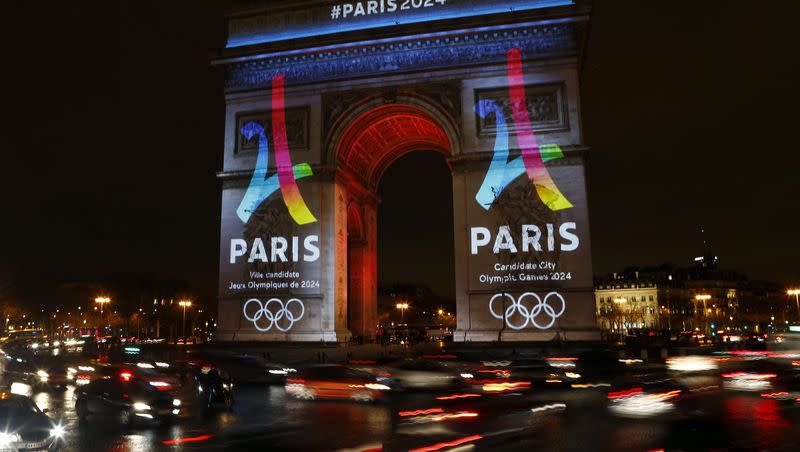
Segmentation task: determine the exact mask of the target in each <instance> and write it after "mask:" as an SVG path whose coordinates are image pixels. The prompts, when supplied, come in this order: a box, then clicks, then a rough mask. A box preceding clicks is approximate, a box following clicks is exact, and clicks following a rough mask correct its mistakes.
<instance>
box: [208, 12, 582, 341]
mask: <svg viewBox="0 0 800 452" xmlns="http://www.w3.org/2000/svg"><path fill="white" fill-rule="evenodd" d="M588 10H589V8H588V7H587V6H586V5H585V4H583V3H582V2H574V1H573V0H502V1H491V2H490V1H488V0H397V1H395V0H386V1H383V0H347V1H344V0H330V1H326V2H301V1H297V2H287V3H286V4H285V5H276V6H275V8H272V7H270V8H267V9H262V10H252V11H251V10H247V11H245V12H242V13H241V14H235V15H232V16H230V18H229V19H228V30H227V31H228V34H227V36H228V43H227V48H226V49H225V50H224V51H222V54H221V56H219V57H218V58H216V59H215V64H217V65H219V66H220V67H222V68H224V74H225V90H226V96H225V102H226V115H225V140H224V142H223V144H224V159H223V171H222V172H221V173H219V178H220V179H221V181H222V184H221V185H222V215H221V228H220V247H219V253H220V278H219V282H220V284H219V287H220V289H219V290H220V298H219V299H220V312H219V328H218V334H219V336H218V337H219V338H220V339H222V340H234V341H251V340H252V341H284V340H285V341H312V342H318V341H326V342H327V341H331V342H344V341H348V340H352V339H353V338H354V337H360V338H364V339H369V338H372V337H374V335H375V334H376V328H375V326H376V325H378V324H380V323H381V322H380V320H379V316H378V300H379V295H378V293H379V289H378V288H379V287H380V285H379V278H382V277H383V276H385V274H384V275H381V271H382V270H381V268H383V271H384V272H385V270H386V269H387V267H385V266H384V267H380V266H381V264H380V262H379V259H378V257H379V256H381V253H382V247H385V246H387V243H386V242H384V243H381V238H380V237H381V235H380V234H379V230H380V229H381V227H380V225H379V222H380V221H386V218H387V217H388V216H387V215H384V214H381V213H380V210H379V207H381V204H380V196H379V190H380V187H381V183H382V182H381V178H382V176H383V174H385V172H386V171H387V170H388V169H389V168H391V167H392V165H394V164H395V162H396V161H397V160H398V159H400V158H401V157H402V156H404V155H406V154H408V153H412V152H426V151H435V152H438V153H440V154H441V155H442V156H443V158H444V159H445V160H446V161H447V164H448V165H449V167H450V169H451V173H450V175H449V176H442V177H451V178H452V180H451V181H436V182H437V183H440V182H452V184H449V186H450V187H452V195H453V196H452V204H451V203H450V202H449V201H448V202H447V204H446V205H441V206H438V205H437V206H435V207H436V208H437V209H440V212H439V213H441V214H442V216H439V215H431V216H430V217H429V218H420V219H419V221H420V222H423V226H425V225H426V223H425V222H430V223H432V222H441V221H452V227H453V251H454V254H455V261H454V268H453V270H454V271H453V272H452V274H453V275H454V278H453V280H452V281H449V282H451V283H453V285H454V286H455V304H456V312H457V320H456V322H457V325H456V328H455V329H454V340H456V341H498V340H502V341H505V340H514V341H528V340H531V341H539V340H553V338H554V334H562V335H564V336H566V333H564V332H565V331H568V332H569V334H570V339H571V340H572V339H575V338H576V337H578V336H576V335H578V334H583V336H581V337H583V338H584V339H592V338H593V336H592V334H589V333H586V334H584V333H580V331H584V332H585V331H588V330H587V328H591V327H592V326H593V325H594V304H593V297H592V294H591V287H592V280H591V279H592V278H591V277H592V271H591V255H590V246H589V245H590V243H589V223H588V208H587V202H586V184H585V174H584V165H585V154H584V152H585V150H586V147H585V146H583V144H582V141H581V139H582V138H581V137H582V133H581V119H580V104H579V101H578V93H579V74H578V68H579V65H580V58H579V56H580V55H579V53H580V49H581V48H583V43H582V42H581V40H582V39H583V36H585V35H586V33H585V30H586V24H587V21H588V19H587V17H588V16H587V15H586V11H588ZM414 24H416V25H414ZM420 24H424V26H420ZM440 24H441V25H442V26H439V25H440ZM356 30H360V31H362V32H359V33H350V32H353V31H356ZM367 30H372V31H374V32H375V33H372V34H370V33H368V32H366V31H367ZM323 37H324V39H322V38H323ZM297 38H309V39H297ZM320 39H321V40H320ZM523 63H524V65H523ZM523 68H524V69H525V73H523ZM270 151H272V152H270ZM414 176H415V175H412V176H411V177H409V178H408V179H407V180H406V181H405V183H406V184H407V185H405V186H403V187H402V188H401V190H409V192H414V188H415V187H414V186H415V185H416V184H418V182H419V181H418V180H416V179H415V177H414ZM414 197H417V195H414ZM420 198H422V199H419V202H420V203H423V202H434V201H432V199H435V198H434V197H433V196H424V195H423V196H421V197H420ZM383 208H385V206H383ZM390 208H391V207H390ZM451 208H452V217H450V216H449V215H446V214H448V213H449V212H447V210H448V209H451ZM406 214H407V215H412V216H413V215H415V214H416V212H413V211H411V212H407V213H406ZM381 218H383V220H381ZM403 233H404V234H405V238H404V239H403V240H407V242H404V243H408V245H407V246H405V247H406V248H408V254H407V255H406V256H404V257H402V258H401V259H400V261H401V262H399V263H400V264H402V265H409V266H419V265H423V264H428V262H424V260H426V259H428V260H430V259H429V258H426V256H425V255H424V254H423V253H421V252H419V250H420V246H421V245H423V244H424V240H425V239H426V237H420V236H418V234H414V231H412V230H408V231H403ZM448 261H449V259H448V260H447V261H442V262H430V264H431V265H440V266H441V265H442V264H444V265H449V264H448ZM387 273H391V272H387ZM431 274H432V277H433V278H434V279H435V280H436V283H437V284H438V283H440V282H441V283H447V282H448V281H439V279H441V278H447V279H449V276H441V275H439V274H435V273H433V272H431ZM392 278H396V276H393V277H392ZM397 282H403V281H400V280H398V281H397ZM408 282H412V281H408ZM419 282H420V283H421V282H422V281H419ZM401 320H402V319H401Z"/></svg>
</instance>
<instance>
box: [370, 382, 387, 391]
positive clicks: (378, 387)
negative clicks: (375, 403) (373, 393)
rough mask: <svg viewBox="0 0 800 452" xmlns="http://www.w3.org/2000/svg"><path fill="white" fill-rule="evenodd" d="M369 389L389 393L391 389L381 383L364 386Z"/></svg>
mask: <svg viewBox="0 0 800 452" xmlns="http://www.w3.org/2000/svg"><path fill="white" fill-rule="evenodd" d="M364 386H365V387H366V388H367V389H377V390H379V391H388V390H389V389H391V388H390V387H388V386H386V385H383V384H380V383H367V384H365V385H364Z"/></svg>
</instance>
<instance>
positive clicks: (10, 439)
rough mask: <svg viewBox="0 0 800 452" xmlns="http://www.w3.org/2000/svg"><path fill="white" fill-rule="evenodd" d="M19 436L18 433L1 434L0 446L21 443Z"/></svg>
mask: <svg viewBox="0 0 800 452" xmlns="http://www.w3.org/2000/svg"><path fill="white" fill-rule="evenodd" d="M20 439H21V438H20V437H19V434H17V433H5V432H4V433H0V444H2V445H8V444H12V443H16V442H18V441H20Z"/></svg>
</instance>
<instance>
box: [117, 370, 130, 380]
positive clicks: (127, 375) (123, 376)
mask: <svg viewBox="0 0 800 452" xmlns="http://www.w3.org/2000/svg"><path fill="white" fill-rule="evenodd" d="M119 378H121V379H122V380H123V381H131V378H133V374H132V373H130V372H122V373H120V374H119Z"/></svg>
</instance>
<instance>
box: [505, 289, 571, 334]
mask: <svg viewBox="0 0 800 452" xmlns="http://www.w3.org/2000/svg"><path fill="white" fill-rule="evenodd" d="M502 296H506V297H507V298H508V299H509V300H511V305H510V306H508V307H506V308H505V313H504V314H505V315H501V314H498V313H497V312H495V310H494V302H495V300H496V299H497V298H498V297H502ZM525 297H533V298H535V299H536V304H534V305H533V306H531V307H526V306H524V305H523V304H522V300H523V299H524V298H525ZM550 297H556V298H557V299H558V300H559V301H561V309H560V310H558V312H556V310H555V309H554V307H553V306H551V305H550V304H548V300H549V299H550ZM566 308H567V303H566V302H565V301H564V297H563V296H562V295H561V294H560V293H558V292H550V293H548V294H547V295H545V296H544V300H543V299H541V298H540V297H539V295H536V294H535V293H533V292H525V293H524V294H522V295H520V296H519V298H518V299H516V300H515V299H514V297H513V296H512V295H511V294H509V293H498V294H494V295H493V296H492V298H490V299H489V313H490V314H492V317H494V318H496V319H503V318H505V322H506V325H508V327H509V328H512V329H515V330H521V329H523V328H525V327H526V326H528V322H530V324H531V325H533V326H534V327H536V328H538V329H540V330H546V329H549V328H551V327H552V326H553V325H555V323H556V319H557V318H559V317H561V315H562V314H564V310H566ZM517 312H519V316H520V317H522V318H523V319H524V322H522V324H515V323H512V321H511V318H512V316H514V315H515V314H517ZM541 314H544V315H546V316H548V317H550V321H549V322H548V323H547V324H546V325H542V324H540V323H539V322H538V321H537V318H538V317H540V315H541Z"/></svg>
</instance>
